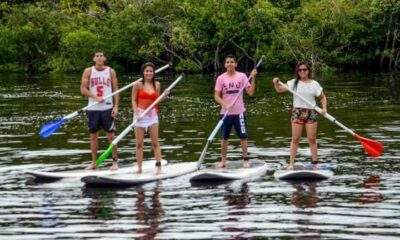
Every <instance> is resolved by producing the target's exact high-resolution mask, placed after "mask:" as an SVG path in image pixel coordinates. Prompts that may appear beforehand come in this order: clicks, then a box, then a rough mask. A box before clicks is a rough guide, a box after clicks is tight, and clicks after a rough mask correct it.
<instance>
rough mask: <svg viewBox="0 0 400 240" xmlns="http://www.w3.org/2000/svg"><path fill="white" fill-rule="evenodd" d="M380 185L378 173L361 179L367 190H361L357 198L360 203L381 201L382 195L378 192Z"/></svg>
mask: <svg viewBox="0 0 400 240" xmlns="http://www.w3.org/2000/svg"><path fill="white" fill-rule="evenodd" d="M380 185H381V178H380V177H379V176H378V175H372V176H368V177H367V178H366V179H365V180H364V181H363V185H362V186H363V188H365V189H368V191H366V192H363V193H362V194H361V196H360V198H359V200H360V202H361V203H364V204H366V203H377V202H382V200H383V196H382V194H380V193H379V192H378V190H379V187H380Z"/></svg>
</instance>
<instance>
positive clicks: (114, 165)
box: [110, 162, 118, 171]
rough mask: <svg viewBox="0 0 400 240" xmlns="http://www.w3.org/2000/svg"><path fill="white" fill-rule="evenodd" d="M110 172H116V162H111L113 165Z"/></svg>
mask: <svg viewBox="0 0 400 240" xmlns="http://www.w3.org/2000/svg"><path fill="white" fill-rule="evenodd" d="M110 170H111V171H116V170H118V163H117V162H113V164H112V166H111V168H110Z"/></svg>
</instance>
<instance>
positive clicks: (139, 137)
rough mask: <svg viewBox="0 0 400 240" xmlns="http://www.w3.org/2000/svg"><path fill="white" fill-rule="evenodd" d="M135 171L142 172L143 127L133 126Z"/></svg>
mask: <svg viewBox="0 0 400 240" xmlns="http://www.w3.org/2000/svg"><path fill="white" fill-rule="evenodd" d="M135 138H136V161H137V166H138V169H137V172H138V173H141V172H142V161H143V138H144V128H141V127H137V128H135Z"/></svg>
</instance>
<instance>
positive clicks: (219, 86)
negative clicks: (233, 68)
mask: <svg viewBox="0 0 400 240" xmlns="http://www.w3.org/2000/svg"><path fill="white" fill-rule="evenodd" d="M246 82H247V76H246V74H244V73H242V72H235V74H234V75H233V76H230V75H228V73H226V72H225V73H223V74H221V75H219V76H218V78H217V82H216V83H215V91H218V92H222V100H224V102H226V103H228V104H232V102H233V101H234V99H235V98H236V96H237V95H238V93H239V91H240V89H242V87H243V84H245V83H246ZM249 86H250V83H249V82H247V84H246V88H247V87H249ZM225 111H226V110H225V108H224V107H222V108H221V114H225ZM244 111H246V108H245V107H244V103H243V92H241V93H240V96H239V98H238V100H237V101H236V102H235V104H234V105H233V107H232V108H231V109H230V111H229V113H228V115H238V114H242V113H243V112H244Z"/></svg>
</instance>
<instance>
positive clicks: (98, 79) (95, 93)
mask: <svg viewBox="0 0 400 240" xmlns="http://www.w3.org/2000/svg"><path fill="white" fill-rule="evenodd" d="M106 60H107V59H106V57H105V56H104V53H103V52H96V53H95V54H94V57H93V61H94V66H92V67H88V68H86V69H85V70H84V72H83V75H82V81H81V93H82V95H84V96H86V97H88V98H89V103H88V104H89V105H90V104H92V103H95V102H97V103H98V104H96V105H94V106H92V107H90V108H88V111H87V115H88V126H89V133H90V150H91V152H92V163H91V164H90V165H89V166H88V167H87V168H86V169H88V170H91V169H95V168H96V159H97V150H98V145H97V139H98V137H99V134H98V131H99V130H100V129H103V130H105V131H106V132H107V138H108V141H109V142H110V143H111V142H112V140H113V139H114V132H115V122H114V120H115V118H116V116H117V114H118V104H119V95H118V94H116V95H114V96H113V97H112V98H107V99H104V97H105V96H108V95H110V94H111V93H112V92H115V91H117V90H118V80H117V75H116V73H115V71H114V70H113V69H112V68H110V67H108V66H106V65H105V62H106ZM112 157H113V164H112V166H111V170H116V169H118V164H117V160H118V156H117V147H116V146H115V147H114V149H113V156H112Z"/></svg>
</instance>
